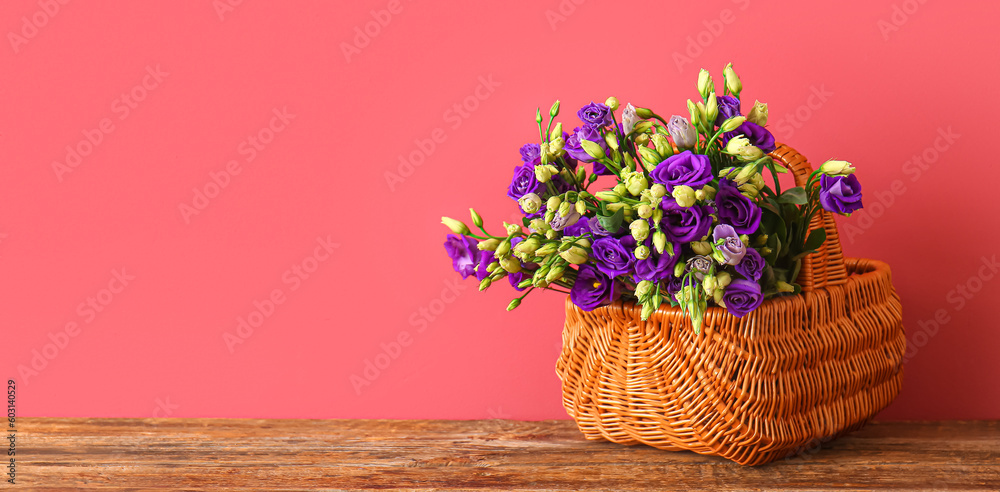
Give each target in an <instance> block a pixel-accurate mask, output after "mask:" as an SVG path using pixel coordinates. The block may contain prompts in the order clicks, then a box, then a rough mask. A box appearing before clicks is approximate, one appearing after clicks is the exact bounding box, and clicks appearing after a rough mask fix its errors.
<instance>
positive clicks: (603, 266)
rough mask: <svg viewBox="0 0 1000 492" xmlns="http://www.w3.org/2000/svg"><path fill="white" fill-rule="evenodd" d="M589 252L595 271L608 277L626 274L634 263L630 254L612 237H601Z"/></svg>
mask: <svg viewBox="0 0 1000 492" xmlns="http://www.w3.org/2000/svg"><path fill="white" fill-rule="evenodd" d="M628 237H629V238H631V237H632V236H628ZM591 251H592V253H591V255H590V257H591V259H593V260H594V264H596V265H597V269H598V270H600V271H601V272H602V273H604V274H605V275H607V276H609V277H617V276H618V275H624V274H626V273H628V272H629V271H630V270H631V269H632V263H633V262H634V261H635V259H634V258H632V253H631V252H629V251H628V250H627V249H625V246H623V245H622V243H621V241H619V240H618V239H615V238H613V237H602V238H601V239H598V240H597V241H594V244H593V245H592V246H591Z"/></svg>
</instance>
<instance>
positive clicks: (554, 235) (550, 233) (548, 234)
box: [545, 214, 559, 239]
mask: <svg viewBox="0 0 1000 492" xmlns="http://www.w3.org/2000/svg"><path fill="white" fill-rule="evenodd" d="M546 215H547V214H546ZM552 218H555V214H553V215H552ZM549 221H550V222H551V219H550V220H549ZM558 238H559V231H556V230H553V229H549V230H547V231H545V239H558Z"/></svg>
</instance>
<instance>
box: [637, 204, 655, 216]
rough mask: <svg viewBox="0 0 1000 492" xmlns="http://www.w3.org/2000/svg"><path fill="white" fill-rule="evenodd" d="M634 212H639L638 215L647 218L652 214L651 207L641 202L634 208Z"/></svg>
mask: <svg viewBox="0 0 1000 492" xmlns="http://www.w3.org/2000/svg"><path fill="white" fill-rule="evenodd" d="M636 213H638V214H639V217H642V218H644V219H648V218H650V217H652V216H653V207H652V206H650V205H649V204H646V203H643V204H642V205H639V208H638V209H636Z"/></svg>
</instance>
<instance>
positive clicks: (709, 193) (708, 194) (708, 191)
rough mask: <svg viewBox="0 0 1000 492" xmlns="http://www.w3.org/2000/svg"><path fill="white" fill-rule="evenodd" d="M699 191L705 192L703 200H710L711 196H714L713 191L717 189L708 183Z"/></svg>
mask: <svg viewBox="0 0 1000 492" xmlns="http://www.w3.org/2000/svg"><path fill="white" fill-rule="evenodd" d="M701 191H703V192H705V200H712V199H713V198H715V193H716V192H717V191H718V190H716V189H715V188H713V187H711V186H709V185H705V187H704V188H702V189H701Z"/></svg>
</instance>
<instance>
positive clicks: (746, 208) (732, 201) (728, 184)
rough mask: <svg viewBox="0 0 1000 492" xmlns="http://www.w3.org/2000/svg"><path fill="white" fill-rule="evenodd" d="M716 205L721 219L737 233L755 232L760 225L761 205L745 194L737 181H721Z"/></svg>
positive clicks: (716, 196)
mask: <svg viewBox="0 0 1000 492" xmlns="http://www.w3.org/2000/svg"><path fill="white" fill-rule="evenodd" d="M715 207H716V208H717V209H718V212H719V220H720V221H721V222H723V223H726V224H729V225H731V226H732V227H733V229H734V230H736V233H737V234H753V233H754V232H756V231H757V228H758V227H760V207H759V206H757V204H756V203H754V202H753V200H751V199H749V198H747V197H746V196H743V194H742V193H740V190H739V188H737V187H736V183H734V182H732V181H730V180H728V179H723V180H722V181H720V182H719V192H718V193H716V195H715Z"/></svg>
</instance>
